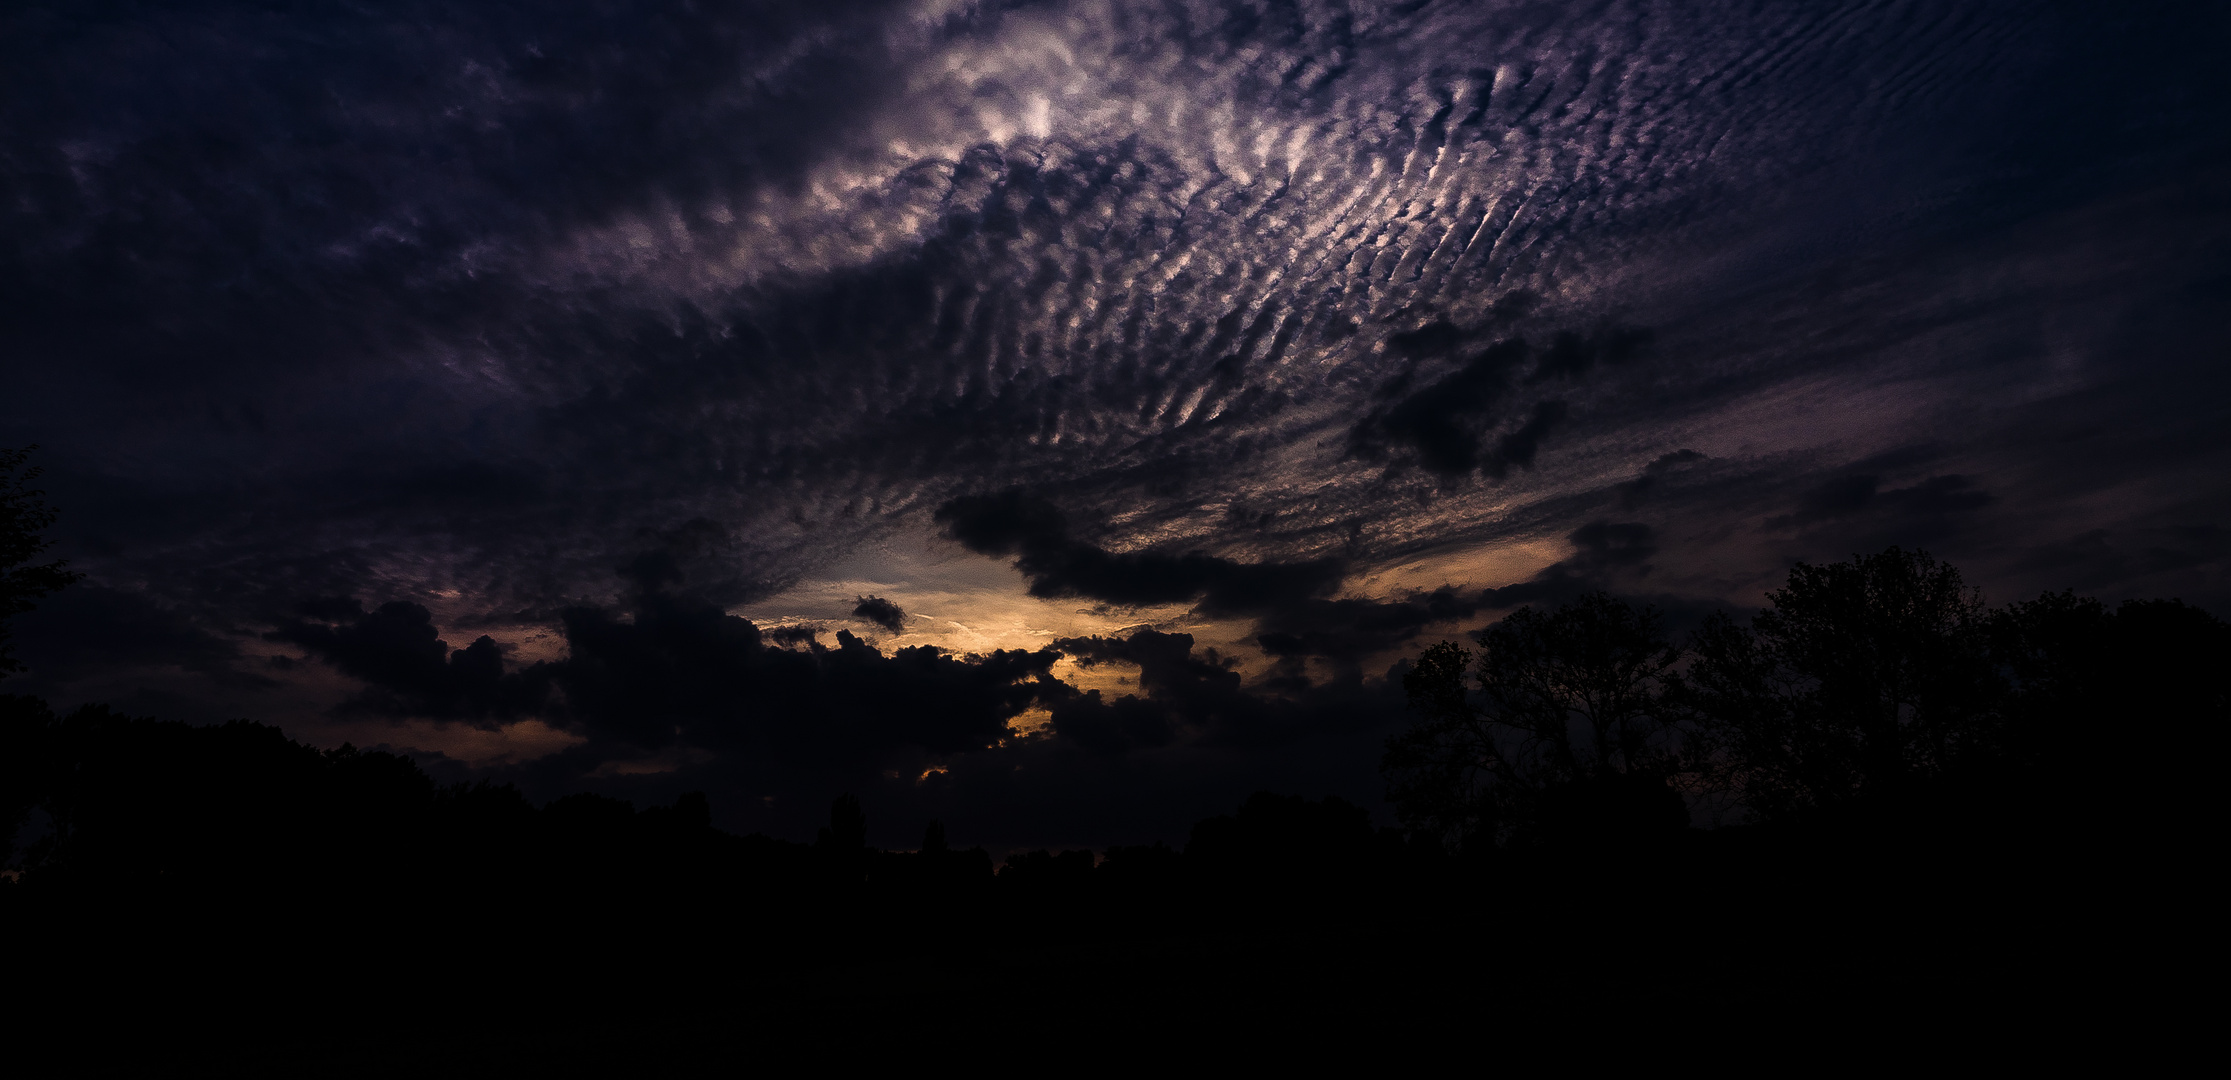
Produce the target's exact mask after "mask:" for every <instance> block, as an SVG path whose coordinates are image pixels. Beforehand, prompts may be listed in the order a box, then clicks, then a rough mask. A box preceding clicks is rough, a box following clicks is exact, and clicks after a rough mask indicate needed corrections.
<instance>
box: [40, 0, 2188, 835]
mask: <svg viewBox="0 0 2231 1080" xmlns="http://www.w3.org/2000/svg"><path fill="white" fill-rule="evenodd" d="M2227 46H2231V7H2227V6H2225V5H2221V4H2213V3H2189V4H2160V5H2149V4H2144V3H2134V2H2128V0H2125V2H2116V3H2096V4H2085V3H2062V4H2045V3H2037V2H2034V0H2032V2H2009V3H1966V4H1934V3H1911V4H1907V3H1891V2H1873V3H1856V4H1833V3H1826V2H1822V3H1786V4H1776V3H1734V2H1729V3H1710V2H1698V3H1681V2H1664V3H1657V2H1638V3H1603V4H1592V3H1573V4H1552V3H1529V4H1517V3H1433V2H1409V3H1396V4H1372V3H1363V2H1357V3H1349V4H1339V3H1325V4H1316V3H1301V4H1275V3H1209V2H1200V3H1190V4H1184V3H1152V2H1144V0H1141V2H1121V3H1009V4H1003V5H1002V4H968V3H955V2H939V0H926V2H916V3H883V4H872V3H870V4H844V3H828V2H823V3H799V4H776V3H730V4H724V3H713V2H701V3H665V2H657V0H643V2H636V3H577V2H572V0H538V2H535V3H524V2H520V3H476V4H455V3H443V4H430V3H408V2H406V3H395V4H385V5H352V4H338V3H333V4H322V3H299V4H285V3H261V4H259V3H166V4H150V5H136V4H75V3H73V4H59V3H57V4H28V5H24V4H18V5H11V6H10V7H9V9H8V12H7V13H6V14H4V15H0V230H4V241H5V242H4V244H0V445H7V446H23V445H27V444H31V443H37V444H39V446H40V447H41V449H40V450H39V451H38V453H37V455H36V456H35V459H34V460H35V462H36V463H37V464H41V465H43V466H44V467H45V469H46V475H45V477H44V478H43V479H42V481H41V486H43V487H44V488H45V489H46V490H47V492H48V496H47V497H48V501H49V502H51V503H52V504H54V505H56V506H58V507H59V508H60V509H61V510H62V513H63V516H62V518H61V521H60V523H59V525H58V526H57V528H56V529H55V531H54V535H55V537H56V539H57V541H58V542H57V545H56V548H55V554H56V555H58V556H60V557H66V558H68V559H69V560H71V564H72V566H73V567H74V568H75V569H78V570H81V571H84V572H85V573H86V574H87V575H88V576H87V578H86V580H85V581H84V582H83V583H81V584H79V585H77V586H74V587H73V588H71V589H70V590H69V591H67V592H65V593H63V594H60V595H57V596H55V597H52V598H50V599H48V600H46V601H44V602H43V603H42V605H41V607H40V609H39V610H38V611H37V612H35V613H33V614H31V615H28V616H25V617H23V618H21V619H19V620H17V623H16V636H17V639H18V641H19V645H18V652H19V653H20V655H21V657H22V659H23V660H24V662H25V663H26V665H27V666H28V668H29V670H28V671H27V672H26V673H25V674H22V675H19V676H16V677H13V678H11V679H9V680H7V681H6V682H5V683H0V691H4V692H11V693H30V694H39V695H43V696H46V697H48V698H50V699H51V700H53V701H55V702H56V703H58V704H76V703H80V702H89V701H103V702H108V703H110V704H112V705H114V706H116V707H117V708H119V709H122V710H125V711H128V712H132V713H135V714H140V715H150V716H157V717H161V718H164V719H178V720H190V721H195V722H210V721H217V720H223V719H227V718H232V717H246V718H250V719H254V720H258V721H262V722H265V723H270V724H275V725H278V726H280V727H282V728H283V729H285V731H286V732H287V733H288V734H289V735H291V736H294V737H296V738H299V739H302V740H305V741H308V742H312V743H315V744H318V745H321V746H337V745H339V744H341V743H342V742H344V741H350V742H354V743H355V744H356V745H358V746H366V747H369V746H382V747H387V748H390V749H395V750H398V751H409V752H410V753H412V754H413V756H415V757H416V758H418V760H420V761H421V762H422V763H423V764H425V765H426V766H427V768H428V769H429V771H431V772H433V773H434V774H435V775H437V776H438V777H440V778H442V779H445V780H459V779H469V778H481V777H485V778H490V779H495V780H499V781H510V782H515V783H518V784H519V785H521V786H522V787H523V788H524V789H526V790H527V791H528V792H529V793H530V794H532V795H534V796H535V797H537V798H550V797H553V796H556V795H562V794H565V793H567V792H571V791H578V790H593V791H599V792H603V793H606V794H612V795H618V796H621V797H626V798H631V799H635V800H637V801H638V802H639V803H642V802H657V801H667V800H671V799H672V798H673V796H674V795H675V794H677V793H679V792H682V791H688V790H703V791H705V792H707V793H708V794H709V796H710V798H711V801H712V806H713V810H714V816H715V820H716V822H717V823H718V824H720V825H721V826H723V827H725V828H728V829H732V830H736V831H765V832H768V833H771V834H773V835H777V836H783V837H787V838H793V839H805V838H810V837H811V835H812V829H813V827H814V826H815V825H816V824H817V823H819V822H821V821H823V820H824V819H825V818H826V815H827V812H828V807H829V802H830V799H831V798H832V797H834V796H835V795H837V794H839V793H841V792H852V793H855V794H858V795H859V796H860V797H861V798H862V800H863V802H864V803H865V804H866V806H867V810H868V815H869V820H870V824H871V839H872V840H873V841H874V842H876V843H877V844H880V845H883V846H890V847H912V846H913V845H914V843H915V841H916V840H917V839H918V838H919V837H920V836H921V830H922V827H923V825H924V824H925V823H926V822H927V821H928V820H930V819H931V818H940V819H942V820H943V821H944V822H945V823H946V825H947V827H948V829H949V831H950V833H951V835H952V837H953V839H954V841H955V842H956V843H959V844H976V843H982V844H986V845H988V846H990V847H992V848H993V849H995V850H998V849H1001V848H1010V847H1021V846H1044V845H1056V846H1059V845H1064V844H1067V845H1095V846H1098V845H1106V844H1110V843H1134V842H1147V841H1153V840H1156V839H1162V840H1168V841H1172V842H1179V841H1182V840H1183V837H1184V828H1185V826H1186V825H1187V824H1189V823H1190V822H1192V821H1194V820H1196V819H1198V818H1201V817H1203V816H1205V815H1208V814H1214V813H1219V812H1225V811H1228V810H1230V808H1231V807H1232V806H1234V805H1235V804H1236V803H1237V802H1238V801H1239V800H1240V799H1241V798H1244V797H1245V796H1246V795H1247V794H1248V793H1250V792H1253V791H1255V790H1258V789H1268V790H1273V791H1280V792H1288V793H1294V794H1303V795H1309V796H1312V797H1316V796H1323V795H1327V794H1337V795H1340V796H1343V797H1345V798H1348V799H1351V800H1354V801H1356V802H1358V803H1360V804H1363V805H1366V806H1369V807H1372V808H1374V812H1375V813H1378V814H1380V815H1381V818H1382V820H1384V821H1386V822H1389V823H1391V821H1392V818H1391V816H1389V815H1387V812H1386V811H1385V809H1384V803H1383V800H1382V786H1381V781H1380V779H1379V774H1378V762H1379V752H1380V747H1381V745H1382V743H1383V742H1384V740H1385V739H1386V737H1387V736H1388V735H1389V734H1391V733H1393V732H1394V731H1396V730H1399V728H1400V726H1401V725H1402V724H1404V723H1405V722H1406V720H1405V712H1404V706H1403V700H1402V693H1401V687H1400V668H1399V667H1398V665H1400V664H1401V663H1402V662H1404V660H1405V658H1407V657H1414V656H1415V655H1417V653H1418V651H1419V649H1421V648H1422V647H1423V646H1424V645H1426V644H1429V643H1431V642H1434V641H1439V640H1443V639H1456V638H1459V637H1460V636H1461V634H1462V633H1463V632H1465V631H1469V630H1472V629H1476V628H1477V627H1479V626H1481V625H1484V624H1485V623H1487V622H1489V621H1491V620H1493V619H1494V618H1496V617H1498V616H1499V615H1500V614H1501V613H1503V612H1505V611H1508V610H1510V609H1512V608H1514V607H1516V606H1517V605H1520V604H1526V603H1535V604H1541V603H1550V604H1554V603H1557V602H1559V601H1561V600H1563V599H1566V598H1569V597H1571V596H1574V595H1577V594H1579V593H1581V592H1584V591H1587V590H1592V589H1606V590H1609V591H1611V592H1614V593H1616V594H1619V595H1623V596H1628V597H1632V598H1636V599H1640V600H1646V601H1649V602H1651V603H1654V604H1656V605H1657V606H1658V607H1659V609H1660V610H1661V611H1664V612H1666V613H1667V616H1668V619H1669V621H1670V622H1671V623H1672V624H1673V625H1675V626H1677V627H1685V626H1687V625H1690V624H1692V623H1693V622H1694V620H1695V619H1697V618H1698V617H1700V616H1701V615H1702V614H1704V613H1707V612H1710V611H1712V610H1714V609H1720V608H1724V609H1728V610H1733V611H1738V612H1747V611H1750V610H1753V609H1755V608H1757V607H1758V606H1760V605H1761V604H1762V603H1763V599H1764V594H1765V592H1766V591H1767V590H1769V589H1771V588H1773V587H1775V586H1776V585H1778V584H1779V583H1780V582H1781V580H1782V577H1783V575H1784V574H1785V573H1786V571H1787V570H1788V568H1789V566H1790V565H1791V564H1792V563H1793V562H1795V561H1798V560H1810V561H1816V562H1817V561H1823V560H1834V559H1840V558H1846V557H1849V556H1850V555H1852V554H1853V553H1855V552H1871V551H1876V550H1880V549H1881V548H1883V547H1885V546H1887V545H1891V544H1900V545H1905V546H1909V547H1912V546H1919V547H1923V548H1926V549H1927V550H1929V551H1931V552H1932V553H1934V554H1936V555H1938V556H1939V557H1942V558H1944V559H1947V560H1949V561H1951V562H1953V563H1955V564H1957V565H1959V566H1960V567H1961V568H1962V569H1963V571H1964V572H1965V573H1966V574H1967V576H1968V578H1969V580H1970V581H1971V582H1972V583H1973V584H1976V585H1978V586H1980V587H1981V588H1982V589H1983V590H1984V592H1985V595H1986V597H1987V598H1988V599H1989V600H1991V601H1992V602H1994V603H2003V602H2006V601H2009V600H2015V599H2024V598H2028V597H2031V596H2034V595H2036V594H2037V593H2039V592H2041V591H2044V590H2047V589H2056V590H2057V589H2061V588H2074V589H2076V590H2078V591H2080V592H2085V593H2090V594H2093V595H2097V596H2100V597H2101V598H2103V599H2107V600H2110V601H2115V600H2120V599H2125V598H2133V597H2155V596H2160V597H2181V598H2182V599H2184V600H2186V601H2188V602H2191V603H2195V604H2198V605H2200V606H2202V607H2205V608H2207V609H2208V610H2210V611H2212V612H2214V613H2215V614H2217V615H2219V616H2231V375H2227V373H2226V372H2227V369H2226V361H2227V360H2231V349H2227V345H2226V342H2227V340H2231V339H2227V337H2226V333H2225V330H2224V326H2225V323H2226V320H2227V318H2231V312H2227V310H2226V301H2227V300H2231V209H2227V207H2231V199H2227V197H2226V196H2227V193H2231V108H2227V107H2226V105H2225V101H2226V100H2227V92H2231V62H2227V61H2226V59H2225V57H2226V49H2227ZM483 642H484V643H483Z"/></svg>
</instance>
